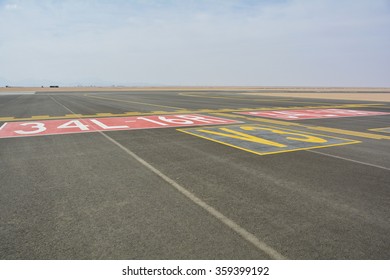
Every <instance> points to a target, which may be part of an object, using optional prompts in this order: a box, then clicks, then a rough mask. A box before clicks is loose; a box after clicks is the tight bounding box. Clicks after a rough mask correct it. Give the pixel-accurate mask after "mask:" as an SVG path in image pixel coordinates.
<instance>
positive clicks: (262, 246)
mask: <svg viewBox="0 0 390 280" xmlns="http://www.w3.org/2000/svg"><path fill="white" fill-rule="evenodd" d="M50 97H51V98H52V99H53V100H54V101H55V102H56V103H57V104H59V105H61V106H62V107H64V108H65V109H66V110H68V111H69V112H71V113H72V114H75V113H74V112H72V110H70V109H69V108H68V107H66V106H65V105H63V104H61V103H60V102H58V101H57V100H55V99H54V98H53V97H52V96H50ZM97 132H98V133H100V134H101V135H103V136H104V137H105V138H106V139H107V140H109V141H110V142H112V143H113V144H115V145H116V146H117V147H119V148H120V149H122V150H123V151H124V152H126V153H127V154H128V155H129V156H131V157H132V158H134V159H135V160H136V161H138V162H139V163H141V164H142V165H143V166H145V167H146V168H147V169H149V170H150V171H152V172H153V173H154V174H156V175H157V176H159V177H160V178H161V179H163V180H164V181H165V182H167V183H169V184H170V185H171V186H172V187H173V188H175V189H176V190H177V191H179V192H180V193H181V194H183V195H184V196H185V197H187V198H188V199H189V200H191V201H192V202H193V203H195V204H196V205H198V206H200V207H201V208H202V209H204V210H205V211H206V212H208V213H209V214H210V215H212V216H214V217H215V218H216V219H217V220H219V221H220V222H221V223H223V224H224V225H226V226H227V227H228V228H230V229H231V230H233V231H234V232H236V233H237V234H238V235H240V236H241V237H242V238H243V239H245V240H246V241H248V242H249V243H251V244H252V245H253V246H255V247H256V248H257V249H259V250H260V251H262V252H263V253H265V254H267V255H268V256H269V257H271V258H272V259H275V260H283V259H285V257H284V256H283V255H282V254H280V253H279V252H277V251H276V250H275V249H273V248H272V247H270V246H269V245H267V244H266V243H264V242H263V241H260V240H259V239H258V238H257V237H256V236H255V235H254V234H252V233H250V232H248V231H247V230H246V229H244V228H242V227H241V226H240V225H238V224H237V223H235V222H234V221H233V220H231V219H229V218H228V217H226V216H225V215H223V214H222V213H221V212H219V211H218V210H216V209H215V208H214V207H212V206H210V205H208V204H207V203H206V202H204V201H203V200H201V199H200V198H199V197H197V196H196V195H195V194H193V193H191V192H190V191H188V190H187V189H186V188H184V187H183V186H181V185H180V184H179V183H177V182H176V181H174V180H172V179H171V178H169V177H168V176H166V175H165V174H164V173H162V172H161V171H159V170H158V169H157V168H155V167H154V166H152V165H150V164H149V163H148V162H146V161H145V160H143V159H142V158H140V157H139V156H137V155H136V154H135V153H133V152H132V151H130V150H129V149H127V148H126V147H125V146H123V145H122V144H120V143H118V142H117V141H115V140H114V139H112V138H111V137H110V136H108V135H106V134H105V133H104V132H102V131H97Z"/></svg>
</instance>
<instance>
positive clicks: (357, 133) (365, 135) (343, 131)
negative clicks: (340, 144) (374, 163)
mask: <svg viewBox="0 0 390 280" xmlns="http://www.w3.org/2000/svg"><path fill="white" fill-rule="evenodd" d="M214 115H217V116H221V117H229V118H234V115H233V114H226V113H215V114H214ZM236 118H239V119H245V120H249V121H256V122H261V123H271V124H276V125H283V126H294V127H301V128H305V129H310V130H317V131H325V132H330V133H335V134H343V135H348V136H356V137H360V138H368V139H376V140H390V136H386V135H380V134H374V133H367V132H360V131H353V130H346V129H339V128H332V127H325V126H314V125H306V124H301V123H294V122H288V121H280V120H271V119H265V118H258V117H246V116H238V115H237V116H236ZM370 130H373V129H370ZM382 132H383V131H382Z"/></svg>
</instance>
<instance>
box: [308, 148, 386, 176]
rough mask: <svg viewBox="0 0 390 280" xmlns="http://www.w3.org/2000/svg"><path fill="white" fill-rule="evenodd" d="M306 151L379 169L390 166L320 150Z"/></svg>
mask: <svg viewBox="0 0 390 280" xmlns="http://www.w3.org/2000/svg"><path fill="white" fill-rule="evenodd" d="M308 152H312V153H316V154H320V155H324V156H328V157H333V158H338V159H342V160H346V161H351V162H355V163H359V164H364V165H367V166H371V167H376V168H380V169H384V170H387V171H390V168H387V167H384V166H381V165H376V164H372V163H368V162H363V161H359V160H354V159H350V158H345V157H340V156H335V155H331V154H326V153H322V152H319V151H308Z"/></svg>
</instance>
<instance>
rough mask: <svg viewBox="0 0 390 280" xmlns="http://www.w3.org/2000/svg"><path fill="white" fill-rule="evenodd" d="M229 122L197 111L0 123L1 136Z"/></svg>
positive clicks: (232, 121) (233, 121)
mask: <svg viewBox="0 0 390 280" xmlns="http://www.w3.org/2000/svg"><path fill="white" fill-rule="evenodd" d="M231 123H239V121H235V120H229V119H223V118H217V117H210V116H204V115H197V114H195V115H166V116H142V117H124V118H95V119H67V120H47V121H28V122H8V123H4V124H3V125H1V126H0V138H10V137H26V136H38V135H54V134H68V133H82V132H96V131H115V130H134V129H150V128H160V127H179V126H181V127H182V126H199V125H215V124H231Z"/></svg>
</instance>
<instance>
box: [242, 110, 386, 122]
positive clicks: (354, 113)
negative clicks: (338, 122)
mask: <svg viewBox="0 0 390 280" xmlns="http://www.w3.org/2000/svg"><path fill="white" fill-rule="evenodd" d="M237 114H243V115H251V116H258V117H267V118H274V119H283V120H302V119H325V118H341V117H362V116H377V115H389V114H390V113H387V112H375V111H359V110H347V109H313V110H285V111H254V112H239V113H237Z"/></svg>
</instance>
